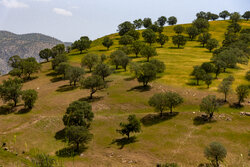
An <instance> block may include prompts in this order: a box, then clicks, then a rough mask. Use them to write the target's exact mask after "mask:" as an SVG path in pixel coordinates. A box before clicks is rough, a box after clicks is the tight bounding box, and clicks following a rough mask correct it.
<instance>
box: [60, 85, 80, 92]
mask: <svg viewBox="0 0 250 167" xmlns="http://www.w3.org/2000/svg"><path fill="white" fill-rule="evenodd" d="M77 88H78V86H73V85H71V86H70V85H62V86H59V88H58V89H57V90H56V91H57V92H67V91H72V90H75V89H77Z"/></svg>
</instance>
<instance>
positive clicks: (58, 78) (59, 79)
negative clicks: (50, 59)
mask: <svg viewBox="0 0 250 167" xmlns="http://www.w3.org/2000/svg"><path fill="white" fill-rule="evenodd" d="M62 80H63V78H62V77H54V78H51V79H50V81H51V82H52V83H54V82H59V81H62Z"/></svg>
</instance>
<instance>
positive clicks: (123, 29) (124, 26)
mask: <svg viewBox="0 0 250 167" xmlns="http://www.w3.org/2000/svg"><path fill="white" fill-rule="evenodd" d="M133 29H135V26H134V25H133V24H132V23H130V22H129V21H125V22H123V23H121V24H120V25H119V26H118V32H119V35H120V36H123V35H124V34H126V33H127V32H129V30H133Z"/></svg>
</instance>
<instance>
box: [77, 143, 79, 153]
mask: <svg viewBox="0 0 250 167" xmlns="http://www.w3.org/2000/svg"><path fill="white" fill-rule="evenodd" d="M76 151H77V152H78V151H79V143H76Z"/></svg>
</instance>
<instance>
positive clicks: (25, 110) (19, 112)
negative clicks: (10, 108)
mask: <svg viewBox="0 0 250 167" xmlns="http://www.w3.org/2000/svg"><path fill="white" fill-rule="evenodd" d="M30 111H31V108H22V109H21V110H19V111H18V112H17V113H15V114H26V113H28V112H30Z"/></svg>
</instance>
